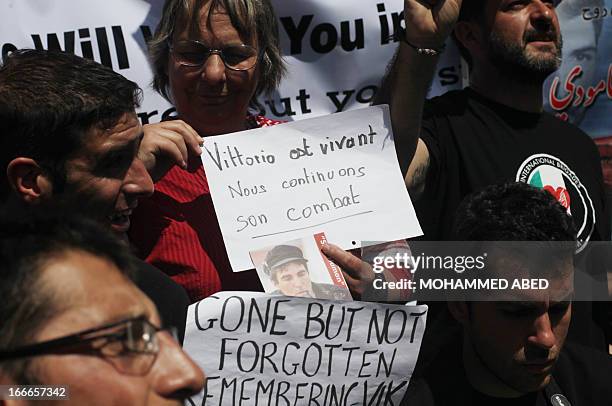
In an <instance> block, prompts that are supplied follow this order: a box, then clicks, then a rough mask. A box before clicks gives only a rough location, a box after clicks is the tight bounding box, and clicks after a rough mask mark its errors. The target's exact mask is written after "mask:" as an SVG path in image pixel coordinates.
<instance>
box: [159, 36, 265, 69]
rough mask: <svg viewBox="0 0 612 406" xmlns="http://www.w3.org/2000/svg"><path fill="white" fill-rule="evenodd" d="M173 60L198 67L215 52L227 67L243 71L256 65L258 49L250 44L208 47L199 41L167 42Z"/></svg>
mask: <svg viewBox="0 0 612 406" xmlns="http://www.w3.org/2000/svg"><path fill="white" fill-rule="evenodd" d="M169 46H170V52H172V56H173V57H174V60H175V61H177V62H178V63H179V64H181V65H183V66H189V67H200V66H202V65H204V63H205V62H206V60H207V59H208V57H209V56H211V55H212V54H217V55H219V57H221V60H222V61H223V63H224V64H225V66H226V67H227V68H228V69H231V70H235V71H244V70H249V69H251V68H253V67H254V66H255V65H257V60H258V59H259V53H258V51H257V50H256V49H255V48H253V47H252V46H250V45H245V44H240V45H229V46H226V47H224V48H222V49H213V48H209V47H207V46H206V45H204V44H202V43H201V42H199V41H193V40H189V41H188V40H183V41H177V42H175V43H174V44H173V43H171V42H169Z"/></svg>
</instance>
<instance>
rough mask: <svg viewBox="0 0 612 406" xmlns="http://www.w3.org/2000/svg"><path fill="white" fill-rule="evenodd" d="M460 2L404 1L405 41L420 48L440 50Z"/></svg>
mask: <svg viewBox="0 0 612 406" xmlns="http://www.w3.org/2000/svg"><path fill="white" fill-rule="evenodd" d="M460 9H461V0H429V1H427V0H404V20H405V21H406V40H407V41H408V42H410V43H411V44H414V45H415V46H418V47H421V48H434V49H436V48H440V47H441V46H442V45H443V44H444V42H445V41H446V39H447V38H448V36H449V35H450V33H451V31H452V29H453V27H454V26H455V23H456V22H457V19H458V18H459V10H460Z"/></svg>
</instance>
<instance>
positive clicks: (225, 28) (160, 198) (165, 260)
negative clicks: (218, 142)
mask: <svg viewBox="0 0 612 406" xmlns="http://www.w3.org/2000/svg"><path fill="white" fill-rule="evenodd" d="M149 46H150V54H151V55H150V56H151V61H152V65H153V70H154V82H153V85H154V87H155V89H156V90H157V91H158V92H160V93H161V94H162V95H163V96H164V97H166V98H167V99H168V100H169V101H170V102H172V103H173V104H174V106H175V107H176V110H177V113H178V120H173V121H166V122H162V123H159V124H154V125H147V126H145V128H144V131H145V139H146V136H147V133H155V134H156V135H158V136H161V137H165V138H166V139H167V140H168V143H170V142H174V143H175V144H176V145H182V146H183V147H182V150H179V149H181V148H178V147H177V150H176V155H177V156H179V157H180V156H186V155H187V154H189V153H188V152H187V151H185V148H184V144H182V143H181V142H176V140H177V139H179V141H180V139H181V138H182V139H185V140H188V139H191V140H193V139H199V136H201V137H206V136H210V135H219V134H226V133H230V132H235V131H242V130H247V129H252V128H257V127H264V126H268V125H273V124H277V123H278V122H277V121H273V120H269V119H266V118H265V117H263V116H258V115H253V114H251V113H250V112H253V111H259V110H260V108H259V104H258V103H257V96H259V95H265V94H269V93H271V92H272V91H274V90H275V89H276V87H277V86H278V84H279V82H280V80H281V77H282V75H283V73H284V71H285V66H284V62H283V60H282V58H281V55H280V49H279V40H278V26H277V22H276V16H275V15H274V11H273V8H272V6H271V4H270V2H269V0H167V1H166V3H165V5H164V9H163V15H162V18H161V21H160V23H159V25H158V27H157V30H156V33H155V36H154V37H153V39H152V41H151V42H150V43H149ZM143 142H144V141H143ZM173 148H174V147H173ZM194 149H195V151H196V152H197V147H196V148H194ZM179 162H181V160H180V159H179ZM180 166H182V167H179V166H174V167H173V168H172V169H170V171H169V172H167V173H166V174H165V175H164V176H163V177H161V179H159V180H158V181H157V182H156V184H155V189H156V191H155V194H154V196H153V197H152V198H151V199H148V200H147V201H143V202H141V204H140V207H138V209H137V210H136V211H135V212H134V213H133V215H132V229H131V235H130V237H131V240H132V242H133V243H134V244H135V246H136V247H137V248H138V250H139V252H140V254H141V255H142V256H143V257H144V258H145V259H146V260H147V261H148V262H150V263H152V264H153V265H155V266H157V267H158V268H159V269H162V270H163V271H165V272H166V273H167V274H169V275H170V276H172V277H173V279H174V280H175V281H177V282H178V283H180V284H181V285H183V286H184V287H185V288H186V289H187V292H188V293H189V295H190V297H191V299H192V300H193V301H197V300H200V299H202V298H204V297H207V296H209V295H211V294H213V293H215V292H218V291H220V290H261V289H262V288H261V285H260V283H259V280H258V278H257V275H256V273H255V272H254V271H253V272H252V271H249V272H241V273H233V272H232V270H231V267H230V264H229V259H228V257H227V253H226V250H225V246H224V244H223V238H222V235H221V231H220V229H219V224H218V221H217V217H216V214H215V211H214V207H213V203H212V200H211V196H210V192H209V189H208V184H207V181H206V174H205V172H204V168H203V166H202V163H201V161H200V159H199V157H198V156H197V155H196V154H195V153H191V154H189V159H188V160H187V162H185V160H183V164H182V165H180ZM153 176H154V177H155V174H153Z"/></svg>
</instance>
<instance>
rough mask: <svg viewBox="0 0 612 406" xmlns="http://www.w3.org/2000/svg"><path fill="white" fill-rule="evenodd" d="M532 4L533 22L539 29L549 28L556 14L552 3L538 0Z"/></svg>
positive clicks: (545, 29)
mask: <svg viewBox="0 0 612 406" xmlns="http://www.w3.org/2000/svg"><path fill="white" fill-rule="evenodd" d="M531 5H532V6H531V7H532V11H531V24H532V25H533V26H534V27H535V28H537V29H538V30H541V31H547V30H549V29H550V28H551V26H552V24H553V21H554V19H555V16H556V14H555V10H554V8H553V7H552V5H550V4H549V3H544V2H543V1H541V0H536V1H534V2H532V3H531Z"/></svg>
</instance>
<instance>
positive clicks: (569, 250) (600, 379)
mask: <svg viewBox="0 0 612 406" xmlns="http://www.w3.org/2000/svg"><path fill="white" fill-rule="evenodd" d="M454 235H455V236H456V238H458V239H460V240H462V241H481V243H479V244H483V246H486V247H487V248H488V249H487V251H486V252H487V253H488V254H489V255H488V258H487V262H486V267H485V268H484V269H482V270H479V271H478V278H479V279H481V280H483V279H499V278H503V279H505V280H508V281H510V282H509V283H512V282H513V281H514V280H517V279H520V280H524V279H535V278H537V279H538V280H546V282H547V284H546V287H545V288H540V285H538V288H526V289H515V288H512V289H511V288H507V289H500V290H490V291H487V292H484V291H479V292H476V295H474V294H472V296H469V299H468V297H466V298H465V299H464V300H461V301H456V302H450V303H449V304H448V309H449V311H450V313H451V314H452V316H453V318H454V319H455V320H456V321H457V322H458V323H459V324H460V326H461V328H460V329H459V330H457V331H456V333H453V334H452V335H451V336H450V337H449V339H448V340H447V343H446V345H444V346H443V347H441V348H440V351H439V352H438V353H437V354H436V356H435V358H434V361H433V362H432V363H431V364H430V365H429V366H428V367H427V368H426V369H425V370H424V372H423V373H422V374H420V376H416V377H414V378H413V380H412V381H411V383H410V387H409V389H408V392H407V394H406V397H405V399H404V400H405V404H406V405H420V406H432V405H435V406H443V405H481V404H482V405H512V406H513V405H516V406H536V405H552V406H561V405H568V406H569V405H596V404H604V403H601V402H607V401H609V400H610V399H612V392H611V389H610V386H609V385H608V384H607V383H606V380H607V377H608V376H611V374H612V360H611V359H610V358H609V357H608V356H607V355H605V354H602V353H600V352H597V351H594V350H593V349H591V348H588V347H585V346H582V345H580V344H576V343H569V342H567V343H566V336H567V331H568V328H569V325H570V320H571V317H572V298H573V297H574V296H573V295H574V287H573V285H574V284H573V279H574V278H573V276H574V265H573V256H574V248H575V228H574V225H573V223H572V220H571V218H570V217H569V216H568V215H567V213H566V210H565V208H564V207H563V206H561V205H560V204H559V203H558V202H557V201H556V200H555V199H554V198H553V197H552V196H551V195H550V194H549V193H547V192H545V191H542V190H538V189H535V188H533V187H531V186H529V185H525V184H523V183H511V184H504V185H494V186H489V187H487V188H485V189H484V190H483V191H481V192H479V193H475V194H473V195H470V196H469V197H468V198H467V199H466V200H465V202H464V204H462V205H461V206H460V208H459V209H458V212H457V218H456V221H455V226H454ZM483 241H491V242H492V243H483ZM504 241H509V242H511V243H506V244H504ZM515 241H521V243H515ZM466 277H472V276H469V275H466ZM509 286H511V285H509ZM541 286H542V287H543V286H544V285H541ZM429 327H430V326H428V328H429ZM447 327H448V329H447V333H449V334H451V333H450V332H451V331H453V329H452V326H451V325H449V326H447ZM426 344H427V343H426V342H425V341H424V345H426Z"/></svg>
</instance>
